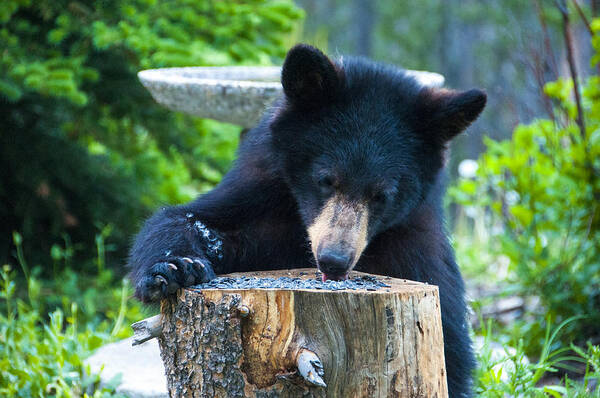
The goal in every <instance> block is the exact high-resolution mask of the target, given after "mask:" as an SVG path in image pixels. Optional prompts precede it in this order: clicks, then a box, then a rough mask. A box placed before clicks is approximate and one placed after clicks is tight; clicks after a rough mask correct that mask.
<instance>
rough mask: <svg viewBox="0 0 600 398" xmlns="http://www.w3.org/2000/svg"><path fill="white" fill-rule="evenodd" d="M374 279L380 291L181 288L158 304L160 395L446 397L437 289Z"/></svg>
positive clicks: (276, 273)
mask: <svg viewBox="0 0 600 398" xmlns="http://www.w3.org/2000/svg"><path fill="white" fill-rule="evenodd" d="M314 272H315V270H314V269H303V270H286V271H269V272H252V273H243V274H232V275H236V276H241V275H244V276H258V277H266V276H269V277H279V276H290V277H297V276H299V277H303V278H309V277H312V276H314ZM361 275H365V274H363V273H359V272H351V274H350V277H351V278H353V277H356V276H361ZM380 278H382V280H383V281H384V282H385V283H386V284H388V285H390V287H389V288H380V289H378V290H375V291H366V290H342V291H330V290H309V289H302V290H283V289H250V290H225V289H205V290H202V291H200V290H193V289H183V290H181V291H180V292H179V293H178V294H177V295H176V296H174V297H172V298H170V299H167V300H164V301H163V303H162V306H161V312H162V322H163V323H162V325H163V327H162V335H161V336H160V337H159V342H160V348H161V356H162V358H163V361H164V364H165V371H166V375H167V384H168V390H169V394H170V396H171V397H299V396H300V397H303V396H304V397H439V398H441V397H447V396H448V393H447V385H446V371H445V365H444V344H443V337H442V327H441V317H440V308H439V297H438V289H437V287H436V286H432V285H426V284H421V283H417V282H412V281H407V280H400V279H392V278H387V277H380ZM325 385H326V386H325Z"/></svg>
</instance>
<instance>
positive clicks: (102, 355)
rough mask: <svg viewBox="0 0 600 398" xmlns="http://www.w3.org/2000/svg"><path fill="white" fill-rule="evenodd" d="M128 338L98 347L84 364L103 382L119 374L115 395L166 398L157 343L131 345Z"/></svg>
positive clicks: (132, 397) (131, 397)
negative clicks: (117, 393)
mask: <svg viewBox="0 0 600 398" xmlns="http://www.w3.org/2000/svg"><path fill="white" fill-rule="evenodd" d="M131 341H132V339H131V338H128V339H125V340H121V341H118V342H116V343H111V344H107V345H105V346H103V347H100V348H99V349H98V350H97V351H96V352H95V353H94V355H92V356H91V357H89V358H88V359H87V360H86V361H85V363H86V364H87V365H89V366H90V370H91V371H92V373H96V374H97V373H100V379H101V381H102V383H107V382H108V381H109V380H111V379H113V378H114V377H116V376H117V375H118V374H119V373H120V374H121V384H120V385H119V386H118V387H117V392H120V393H122V394H125V395H127V396H128V397H129V398H166V397H168V394H167V379H166V377H165V368H164V366H163V362H162V360H161V358H160V350H159V348H158V340H156V339H152V340H149V341H147V342H145V343H143V344H140V345H138V346H135V347H132V346H131Z"/></svg>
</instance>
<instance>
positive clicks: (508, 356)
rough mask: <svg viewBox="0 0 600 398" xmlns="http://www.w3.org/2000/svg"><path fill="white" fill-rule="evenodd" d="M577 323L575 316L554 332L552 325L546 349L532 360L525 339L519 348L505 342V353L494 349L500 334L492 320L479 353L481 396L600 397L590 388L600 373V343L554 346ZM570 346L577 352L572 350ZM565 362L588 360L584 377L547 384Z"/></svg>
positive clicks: (543, 348)
mask: <svg viewBox="0 0 600 398" xmlns="http://www.w3.org/2000/svg"><path fill="white" fill-rule="evenodd" d="M574 322H577V320H575V319H574V318H570V319H567V320H565V321H564V322H562V323H561V324H560V325H558V326H557V327H556V328H555V329H554V331H552V332H550V327H549V326H548V327H547V328H546V331H545V335H544V341H543V345H542V351H541V354H540V357H539V358H538V359H537V361H536V362H530V361H529V360H528V359H527V357H526V356H525V349H524V342H523V339H519V340H518V341H517V342H516V344H515V345H514V347H515V348H510V345H509V344H508V343H506V344H504V345H503V348H504V353H501V354H500V353H498V352H494V350H493V346H492V343H493V342H494V339H495V338H497V337H498V336H496V335H494V334H493V333H492V327H491V322H489V323H488V324H487V325H486V326H485V327H484V328H483V329H482V330H481V332H482V334H483V337H484V343H483V346H482V348H481V350H479V351H478V353H477V362H478V363H479V366H478V368H477V370H476V374H475V384H476V386H475V391H476V394H477V396H478V397H483V398H503V397H519V398H521V397H522V398H525V397H527V398H528V397H531V398H538V397H539V398H545V397H556V398H560V397H582V398H597V397H598V396H600V390H597V391H596V392H595V393H592V392H591V391H590V387H591V385H592V383H593V382H594V381H595V380H597V379H598V377H599V376H600V362H599V359H600V356H599V355H600V346H594V345H591V344H588V349H587V351H584V350H582V349H581V348H578V347H575V346H572V347H571V348H569V347H565V348H560V349H554V350H553V349H552V346H553V345H554V342H555V340H556V339H557V338H558V337H559V335H560V333H561V332H562V329H563V328H564V327H565V326H567V325H569V324H570V323H574ZM570 349H572V350H574V352H570ZM573 354H575V355H573ZM565 361H574V362H582V363H585V364H586V370H585V373H584V375H583V379H582V380H580V381H578V382H575V381H574V380H571V379H569V378H568V377H567V378H565V380H564V381H563V382H561V383H560V384H548V383H544V382H543V377H544V376H547V375H548V374H552V373H556V372H557V371H558V369H559V368H560V367H563V368H565V367H566V365H565V363H564V362H565Z"/></svg>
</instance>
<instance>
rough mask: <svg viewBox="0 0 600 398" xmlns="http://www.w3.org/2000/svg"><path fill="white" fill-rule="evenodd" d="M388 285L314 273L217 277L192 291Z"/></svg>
mask: <svg viewBox="0 0 600 398" xmlns="http://www.w3.org/2000/svg"><path fill="white" fill-rule="evenodd" d="M389 287H391V286H390V285H388V284H386V283H384V282H382V281H381V280H380V279H378V278H376V277H374V276H371V275H365V276H361V277H357V278H353V279H346V280H343V281H332V280H327V281H325V282H323V281H321V274H319V273H315V278H314V279H313V278H311V279H301V278H298V277H293V278H292V277H289V276H282V277H279V278H256V277H249V276H244V277H240V278H232V277H223V276H221V277H217V278H215V279H213V280H211V281H210V282H206V283H201V284H199V285H196V286H193V287H192V289H194V290H202V289H290V290H295V289H316V290H368V291H375V290H379V289H381V288H389Z"/></svg>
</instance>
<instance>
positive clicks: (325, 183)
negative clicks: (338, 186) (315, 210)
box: [319, 176, 334, 195]
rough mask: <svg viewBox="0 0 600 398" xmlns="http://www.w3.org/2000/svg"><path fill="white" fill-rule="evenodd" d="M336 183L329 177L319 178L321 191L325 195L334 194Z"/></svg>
mask: <svg viewBox="0 0 600 398" xmlns="http://www.w3.org/2000/svg"><path fill="white" fill-rule="evenodd" d="M333 188H334V182H333V178H331V177H329V176H323V177H321V178H319V189H320V190H321V193H322V194H324V195H327V194H330V193H332V192H333Z"/></svg>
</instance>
